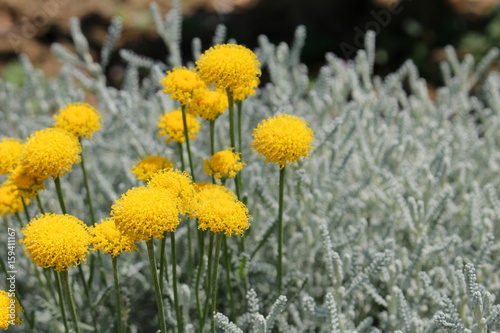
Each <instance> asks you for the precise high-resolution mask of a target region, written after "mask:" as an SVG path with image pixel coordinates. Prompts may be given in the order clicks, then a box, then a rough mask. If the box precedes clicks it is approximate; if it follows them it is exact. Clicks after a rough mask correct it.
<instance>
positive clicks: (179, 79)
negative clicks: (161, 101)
mask: <svg viewBox="0 0 500 333" xmlns="http://www.w3.org/2000/svg"><path fill="white" fill-rule="evenodd" d="M161 84H162V85H163V87H164V88H163V92H164V93H165V94H170V96H171V97H172V98H173V99H176V100H178V101H179V102H180V103H181V104H183V105H184V104H188V103H189V102H190V100H191V97H192V95H193V92H194V91H195V90H196V89H198V88H202V87H204V86H205V83H204V82H203V81H202V80H201V79H200V77H199V76H198V73H197V72H196V71H195V70H194V69H193V68H186V67H184V66H182V67H177V68H174V69H172V70H171V71H168V72H167V75H165V76H164V77H163V78H162V79H161Z"/></svg>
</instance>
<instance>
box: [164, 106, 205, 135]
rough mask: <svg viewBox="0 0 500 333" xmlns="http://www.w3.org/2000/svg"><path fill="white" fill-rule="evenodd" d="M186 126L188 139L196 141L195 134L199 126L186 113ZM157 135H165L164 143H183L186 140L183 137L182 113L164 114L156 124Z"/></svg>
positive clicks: (194, 119) (196, 121) (178, 111)
mask: <svg viewBox="0 0 500 333" xmlns="http://www.w3.org/2000/svg"><path fill="white" fill-rule="evenodd" d="M186 124H187V128H188V135H189V138H190V139H196V134H197V133H198V131H199V130H200V128H201V124H200V123H199V122H198V120H196V118H195V117H193V116H192V115H190V114H189V113H186ZM158 127H159V128H160V130H159V131H158V135H166V136H167V138H166V139H165V142H167V143H168V142H172V141H176V142H180V143H183V142H184V141H185V140H186V138H185V137H184V123H183V122H182V111H181V110H178V109H176V110H173V111H172V112H165V113H164V114H163V115H162V116H161V117H160V121H159V122H158Z"/></svg>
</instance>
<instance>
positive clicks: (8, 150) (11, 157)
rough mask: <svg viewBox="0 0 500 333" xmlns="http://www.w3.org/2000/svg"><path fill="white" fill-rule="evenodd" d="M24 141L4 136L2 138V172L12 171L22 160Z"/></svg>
mask: <svg viewBox="0 0 500 333" xmlns="http://www.w3.org/2000/svg"><path fill="white" fill-rule="evenodd" d="M22 153H23V143H22V141H21V140H19V139H14V138H3V139H2V140H0V174H1V175H4V174H6V173H10V172H12V170H14V168H15V167H16V166H17V165H18V164H19V162H20V161H21V155H22Z"/></svg>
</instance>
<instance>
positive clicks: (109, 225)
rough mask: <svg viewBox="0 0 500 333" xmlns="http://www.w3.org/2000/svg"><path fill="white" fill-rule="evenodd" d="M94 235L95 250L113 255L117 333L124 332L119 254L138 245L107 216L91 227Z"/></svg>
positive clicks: (91, 232) (134, 248) (132, 249)
mask: <svg viewBox="0 0 500 333" xmlns="http://www.w3.org/2000/svg"><path fill="white" fill-rule="evenodd" d="M90 234H91V235H92V246H93V250H94V251H99V250H100V251H103V252H104V253H107V254H109V255H111V263H112V266H113V285H114V288H115V301H116V315H117V317H116V328H117V333H123V315H122V306H121V305H122V304H121V295H120V282H119V279H118V255H120V254H121V253H123V252H130V251H135V250H136V249H137V246H136V245H135V244H134V241H133V240H132V239H131V238H130V237H128V236H126V235H123V234H122V233H121V232H120V231H119V230H118V228H117V227H116V223H115V221H114V219H112V218H107V219H105V220H103V221H101V223H98V224H94V225H93V226H92V227H91V228H90ZM99 254H100V252H99Z"/></svg>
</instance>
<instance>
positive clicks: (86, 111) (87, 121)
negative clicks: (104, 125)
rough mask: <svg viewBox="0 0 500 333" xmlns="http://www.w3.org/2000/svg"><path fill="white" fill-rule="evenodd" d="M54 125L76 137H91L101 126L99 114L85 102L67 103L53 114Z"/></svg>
mask: <svg viewBox="0 0 500 333" xmlns="http://www.w3.org/2000/svg"><path fill="white" fill-rule="evenodd" d="M54 119H55V120H56V121H55V123H54V125H55V126H56V127H58V128H62V129H65V130H67V131H68V132H70V133H71V134H73V135H75V136H77V137H86V138H89V139H90V138H92V135H93V133H94V132H97V131H98V130H99V129H100V128H101V114H100V113H99V111H97V109H96V108H94V107H93V106H92V105H90V104H87V103H69V104H66V105H65V106H64V107H63V108H61V109H60V110H59V113H58V114H57V115H55V116H54Z"/></svg>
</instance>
